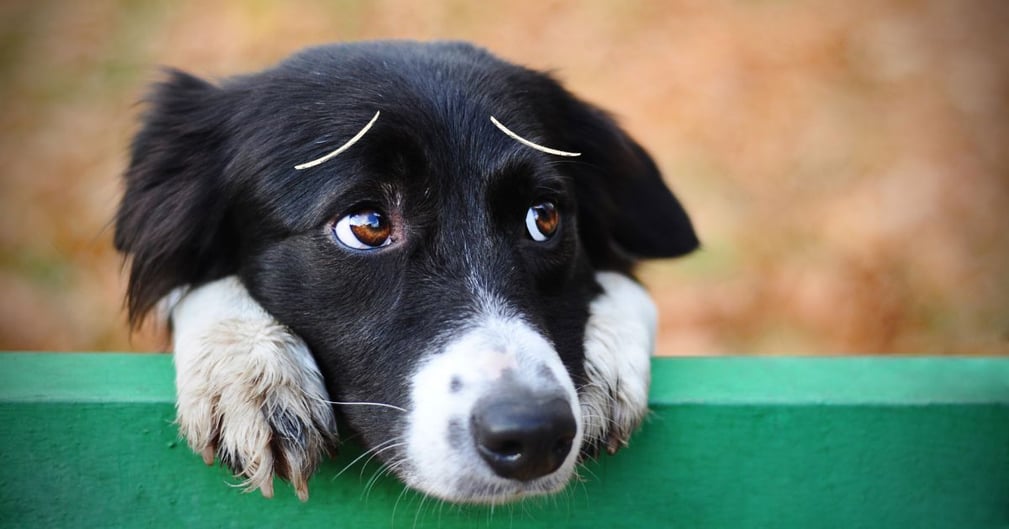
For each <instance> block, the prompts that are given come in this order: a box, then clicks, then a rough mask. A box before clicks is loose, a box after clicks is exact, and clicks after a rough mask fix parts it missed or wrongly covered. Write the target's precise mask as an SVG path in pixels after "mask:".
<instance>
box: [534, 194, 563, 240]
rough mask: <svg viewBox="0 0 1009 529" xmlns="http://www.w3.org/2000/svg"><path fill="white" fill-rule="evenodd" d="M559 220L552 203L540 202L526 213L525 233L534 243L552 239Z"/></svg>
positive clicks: (555, 207)
mask: <svg viewBox="0 0 1009 529" xmlns="http://www.w3.org/2000/svg"><path fill="white" fill-rule="evenodd" d="M560 221H561V218H560V215H559V214H558V213H557V206H555V205H554V204H553V202H541V203H539V204H536V205H535V206H533V207H531V208H529V210H528V211H526V231H527V232H528V233H529V236H530V237H532V239H533V240H534V241H536V242H544V241H547V240H548V239H550V237H553V235H554V233H555V232H556V231H557V225H558V224H559V223H560Z"/></svg>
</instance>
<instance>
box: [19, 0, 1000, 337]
mask: <svg viewBox="0 0 1009 529" xmlns="http://www.w3.org/2000/svg"><path fill="white" fill-rule="evenodd" d="M1007 28H1009V3H1006V2H1002V1H1000V0H985V1H973V2H943V1H924V0H921V1H917V0H907V1H905V0H883V1H874V2H869V1H856V2H845V3H839V2H835V3H824V2H799V1H796V2H791V1H775V2H750V1H729V0H721V1H711V2H687V1H684V2H651V1H644V0H639V1H622V2H610V1H605V0H595V1H589V2H570V1H530V0H515V1H510V2H465V1H448V2H392V1H352V0H343V1H322V0H318V1H312V0H299V1H291V2H282V3H281V2H267V1H248V2H239V1H220V2H197V1H178V2H175V1H161V2H156V1H128V0H123V1H115V0H96V1H89V2H76V1H71V0H66V1H33V2H25V1H8V2H4V3H2V4H0V161H2V165H0V208H2V211H3V213H2V217H0V291H2V292H3V293H4V294H3V297H2V298H0V349H51V350H117V349H131V348H139V349H157V348H160V347H162V346H163V344H164V341H163V340H164V336H162V335H161V334H159V333H158V332H156V331H154V330H151V329H149V330H146V331H144V332H141V333H139V334H137V335H135V336H134V337H133V338H132V339H131V338H130V337H129V336H128V334H127V332H126V325H125V321H124V317H123V314H122V311H121V297H122V293H123V288H124V286H123V277H122V274H121V272H120V264H121V263H120V259H119V257H118V256H117V255H116V254H115V253H114V251H113V250H112V245H111V232H110V230H109V226H108V221H109V220H110V219H111V217H112V214H113V212H114V208H115V203H116V200H117V199H118V195H119V192H120V187H119V182H118V178H119V175H120V173H121V172H122V170H123V167H124V165H125V163H126V147H127V145H128V143H129V138H130V135H131V134H132V132H134V131H135V130H136V116H137V114H138V112H139V108H138V107H137V105H136V102H137V101H138V100H139V98H140V96H141V94H142V93H143V91H144V86H145V85H146V84H147V83H149V82H150V81H151V80H153V79H156V78H157V75H158V68H159V66H161V65H173V66H178V67H181V68H184V69H187V70H189V71H192V72H194V73H197V74H199V75H202V76H205V77H208V78H211V79H214V78H221V77H224V76H227V75H230V74H236V73H241V72H245V71H249V70H254V69H259V68H263V67H266V66H268V65H269V64H271V63H273V62H275V61H277V60H279V59H281V58H282V57H284V56H286V55H288V54H289V53H291V52H293V51H295V50H297V49H299V48H302V47H304V46H306V45H311V44H317V43H323V42H330V41H336V40H356V39H366V38H389V37H397V38H399V37H402V38H419V39H431V38H461V39H466V40H472V41H475V42H477V43H479V44H482V45H484V46H487V47H489V48H490V49H492V50H494V51H495V52H496V53H498V54H500V55H502V56H504V57H506V58H508V59H511V60H514V61H517V62H520V63H524V64H527V65H530V66H532V67H536V68H542V69H555V70H556V71H557V72H558V74H559V76H560V77H561V78H562V79H564V80H566V81H567V83H568V85H569V86H570V87H571V88H572V89H573V90H574V91H575V92H577V93H579V94H580V95H582V96H584V97H585V98H587V99H589V100H592V101H595V102H598V103H600V104H601V105H602V106H604V107H606V108H609V109H611V110H613V111H614V112H615V113H616V114H617V115H618V116H620V118H621V120H622V122H623V124H624V125H625V126H626V127H627V128H628V129H629V130H630V131H631V132H632V134H633V135H634V136H636V137H637V138H638V139H639V140H641V142H642V143H643V144H644V145H645V146H646V147H647V148H648V149H649V150H650V151H651V152H652V153H653V154H654V156H655V157H656V159H657V161H658V162H659V164H660V166H661V167H662V168H663V170H664V172H665V173H666V175H667V178H668V181H669V182H670V184H671V185H672V186H673V187H674V189H675V190H676V192H677V193H678V194H679V196H680V197H681V198H682V199H683V201H684V202H685V203H686V205H687V207H688V209H689V210H690V211H691V213H692V215H693V216H694V218H695V220H696V224H697V227H698V229H699V231H700V233H701V236H702V239H703V241H704V249H703V250H702V251H701V252H700V253H698V254H696V255H694V256H692V257H690V258H688V259H684V260H679V261H674V262H662V263H649V264H647V265H646V266H645V267H643V269H642V277H643V278H644V280H645V281H646V282H647V283H648V284H649V286H650V288H651V289H652V291H653V293H654V294H655V297H656V298H657V301H658V303H659V305H660V309H661V312H662V332H661V334H660V337H659V352H660V353H661V354H721V353H742V354H750V353H752V354H767V353H783V354H797V353H814V354H817V353H819V354H858V353H914V352H918V353H933V354H946V353H948V354H965V353H966V354H981V353H987V354H1009V235H1007V228H1009V150H1007V147H1009V137H1007V132H1009V31H1006V30H1007Z"/></svg>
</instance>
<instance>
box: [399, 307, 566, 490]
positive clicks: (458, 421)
mask: <svg viewBox="0 0 1009 529" xmlns="http://www.w3.org/2000/svg"><path fill="white" fill-rule="evenodd" d="M426 358H427V359H426V361H425V362H423V363H422V364H421V365H420V367H419V369H418V370H417V372H416V373H415V374H414V376H413V381H412V388H411V401H412V402H411V406H410V411H409V419H408V426H407V432H406V436H405V437H406V439H405V441H406V443H405V444H406V447H405V450H404V452H405V454H404V455H405V461H404V464H403V465H402V467H403V472H401V476H402V477H403V478H404V480H405V481H406V482H407V483H408V484H410V485H411V486H413V487H414V488H417V489H420V490H422V491H424V492H426V493H428V494H431V495H434V496H437V497H439V498H442V499H446V500H450V501H458V502H483V503H501V502H506V501H512V500H515V499H518V498H521V497H524V496H531V495H536V494H546V493H550V492H556V491H558V490H560V489H561V488H563V487H564V485H565V484H567V482H568V480H569V479H570V477H571V476H572V474H573V473H574V467H575V463H576V462H577V459H578V453H579V451H580V449H581V443H582V436H583V434H582V429H583V426H582V418H581V414H580V410H581V407H580V405H579V402H578V396H577V394H576V392H575V387H574V384H573V382H572V381H571V377H570V375H568V372H567V370H566V369H565V368H564V365H563V363H562V362H561V360H560V356H559V355H558V354H557V351H556V350H555V349H554V348H553V345H551V344H550V342H549V341H548V340H547V339H546V338H545V337H544V336H543V335H542V334H541V333H539V332H538V331H536V330H535V329H533V328H532V327H531V326H530V325H528V324H527V323H525V322H524V321H522V320H521V319H519V318H516V317H502V316H490V317H485V318H483V319H482V320H481V321H479V322H478V323H477V324H476V325H474V326H472V327H470V328H469V329H468V330H466V331H465V332H464V333H462V334H461V335H460V336H458V337H456V338H455V339H452V340H450V341H449V342H448V343H447V344H446V345H445V346H444V347H442V348H440V349H439V350H437V351H432V352H431V353H430V354H428V355H427V357H426Z"/></svg>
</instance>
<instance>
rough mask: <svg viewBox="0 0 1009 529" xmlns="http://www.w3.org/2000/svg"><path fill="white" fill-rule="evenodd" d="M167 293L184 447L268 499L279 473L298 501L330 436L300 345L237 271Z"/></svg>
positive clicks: (332, 441) (316, 381)
mask: <svg viewBox="0 0 1009 529" xmlns="http://www.w3.org/2000/svg"><path fill="white" fill-rule="evenodd" d="M170 297H171V298H176V300H175V303H174V304H173V305H174V308H172V309H171V313H172V323H173V326H174V336H173V339H174V348H175V368H176V378H175V380H176V391H177V394H178V400H177V404H176V409H177V421H178V424H179V430H180V431H181V433H182V435H184V436H185V437H186V439H187V440H188V442H189V445H190V447H192V449H193V450H194V451H196V452H197V453H199V454H202V455H203V459H204V461H205V462H206V463H207V464H211V463H213V461H214V456H215V454H216V455H218V456H219V457H220V459H221V461H222V462H223V463H225V464H226V465H228V466H229V467H230V468H231V470H232V471H233V472H235V473H236V474H237V475H239V476H242V477H243V478H245V482H244V483H243V484H244V485H245V486H246V489H247V490H249V491H251V490H255V489H257V488H258V489H259V490H260V491H262V493H263V495H264V496H267V497H270V496H272V495H273V477H274V473H277V474H280V475H281V476H282V477H285V478H287V479H288V480H290V481H291V483H292V484H293V485H294V488H295V491H296V492H297V494H298V496H299V497H300V498H301V499H302V500H306V499H307V498H308V478H309V477H310V476H311V474H312V473H313V472H314V470H315V468H316V466H317V465H318V463H319V461H320V460H321V459H322V457H323V456H324V455H325V454H326V453H327V452H329V451H331V450H332V449H333V448H334V447H335V445H336V440H337V432H336V421H335V418H334V415H333V411H332V407H331V406H330V403H329V398H328V395H327V393H326V389H325V386H324V384H323V380H322V375H321V374H320V373H319V369H318V367H317V366H316V364H315V360H314V359H313V358H312V356H311V354H310V353H309V351H308V348H307V346H306V345H305V342H303V341H302V340H301V338H299V337H298V336H296V335H294V334H292V333H291V332H290V331H289V330H288V329H287V328H286V327H284V326H282V325H280V324H279V323H277V321H276V320H274V319H273V317H271V316H270V315H269V314H267V313H266V312H265V311H264V310H263V309H262V308H261V307H260V306H259V305H258V304H257V303H256V302H255V301H254V300H253V299H252V298H251V297H250V296H249V294H248V292H247V291H246V289H245V287H244V286H243V285H242V284H241V282H240V281H239V280H238V279H237V278H235V277H228V278H225V279H221V280H218V281H215V282H213V283H209V284H207V285H204V286H202V287H200V288H197V289H195V290H193V291H191V292H188V293H184V294H181V295H173V296H170Z"/></svg>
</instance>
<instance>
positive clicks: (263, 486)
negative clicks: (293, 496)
mask: <svg viewBox="0 0 1009 529" xmlns="http://www.w3.org/2000/svg"><path fill="white" fill-rule="evenodd" d="M259 492H260V493H262V494H263V497H264V498H266V499H271V498H273V476H270V479H268V480H266V481H264V482H262V483H260V484H259Z"/></svg>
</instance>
